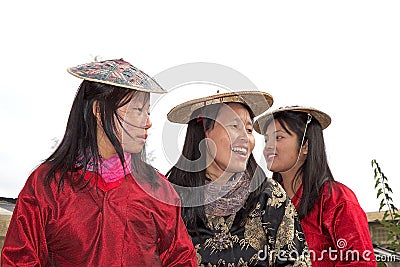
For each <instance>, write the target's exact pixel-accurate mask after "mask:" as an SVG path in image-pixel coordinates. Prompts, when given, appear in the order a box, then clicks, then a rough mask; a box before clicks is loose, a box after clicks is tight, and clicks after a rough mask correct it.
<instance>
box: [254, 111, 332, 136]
mask: <svg viewBox="0 0 400 267" xmlns="http://www.w3.org/2000/svg"><path fill="white" fill-rule="evenodd" d="M283 111H297V112H304V113H307V114H311V115H312V116H313V117H314V118H315V119H316V120H317V121H318V122H319V124H321V127H322V129H325V128H327V127H328V126H329V125H330V124H331V117H330V116H329V115H328V114H326V113H324V112H322V111H320V110H318V109H315V108H313V107H302V106H290V107H283V108H279V109H276V110H274V111H271V112H268V113H266V114H264V115H262V116H260V117H259V118H257V120H256V121H255V122H254V125H253V126H254V130H255V131H256V132H257V133H259V134H263V133H262V131H263V129H264V126H265V123H266V122H267V121H269V120H270V119H271V118H272V117H273V116H274V115H276V114H277V113H280V112H283Z"/></svg>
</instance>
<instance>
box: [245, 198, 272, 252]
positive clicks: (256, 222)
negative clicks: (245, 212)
mask: <svg viewBox="0 0 400 267" xmlns="http://www.w3.org/2000/svg"><path fill="white" fill-rule="evenodd" d="M260 208H261V205H260V203H257V205H256V208H255V209H254V210H253V211H252V212H251V213H250V214H249V217H248V218H247V223H246V225H245V226H244V228H245V230H244V238H245V239H243V240H241V245H242V249H243V248H246V249H247V247H248V245H250V246H252V247H253V248H254V249H255V250H261V249H263V248H264V246H265V245H266V243H267V242H266V240H267V237H266V235H265V232H264V228H263V226H262V220H261V216H262V215H264V213H265V211H261V210H260ZM242 241H243V242H242ZM242 243H243V244H242ZM245 246H246V247H245Z"/></svg>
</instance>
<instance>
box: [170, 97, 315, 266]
mask: <svg viewBox="0 0 400 267" xmlns="http://www.w3.org/2000/svg"><path fill="white" fill-rule="evenodd" d="M272 102H273V99H272V97H271V96H270V95H269V94H267V93H264V92H259V91H239V92H231V93H224V94H216V95H212V96H209V97H204V98H200V99H196V100H192V101H188V102H185V103H183V104H180V105H178V106H176V107H175V108H173V109H172V110H171V111H170V112H169V113H168V119H169V120H170V121H172V122H176V123H187V124H188V127H187V133H186V139H185V143H184V146H183V151H182V156H181V157H180V158H179V160H178V162H177V163H176V164H175V166H174V167H173V168H172V169H171V170H170V171H169V172H168V173H167V177H168V179H169V181H170V182H172V183H173V184H175V187H176V189H177V191H178V193H179V194H180V196H181V199H182V205H183V212H182V216H183V219H184V222H185V224H186V227H187V228H188V231H189V234H190V236H191V237H192V241H193V244H194V246H195V248H196V251H197V260H198V265H199V266H292V265H295V266H309V264H310V263H309V258H308V255H307V253H308V250H307V247H306V243H305V241H304V238H303V233H302V229H301V226H300V223H299V221H298V219H297V215H296V212H295V209H294V207H293V205H292V204H291V202H290V200H289V199H288V198H287V197H286V194H285V193H284V191H283V189H282V188H281V187H280V186H279V185H278V184H277V183H276V182H274V181H273V180H272V179H266V177H265V174H264V172H263V171H262V170H261V169H260V167H259V166H258V165H257V163H256V161H255V159H254V157H253V154H252V151H253V148H254V145H255V141H254V136H253V125H252V121H253V118H254V116H257V115H259V114H261V113H262V112H264V111H265V110H267V109H268V108H269V106H270V105H271V104H272Z"/></svg>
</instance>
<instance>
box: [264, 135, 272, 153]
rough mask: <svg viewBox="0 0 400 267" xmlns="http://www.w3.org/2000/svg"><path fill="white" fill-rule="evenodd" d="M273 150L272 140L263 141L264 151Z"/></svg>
mask: <svg viewBox="0 0 400 267" xmlns="http://www.w3.org/2000/svg"><path fill="white" fill-rule="evenodd" d="M274 149H275V141H274V140H273V139H272V138H269V139H268V140H265V147H264V150H266V151H268V150H274Z"/></svg>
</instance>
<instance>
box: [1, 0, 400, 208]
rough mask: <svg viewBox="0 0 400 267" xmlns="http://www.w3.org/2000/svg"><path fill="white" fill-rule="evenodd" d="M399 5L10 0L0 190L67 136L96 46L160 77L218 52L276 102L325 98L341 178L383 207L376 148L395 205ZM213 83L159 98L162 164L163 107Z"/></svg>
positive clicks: (20, 181)
mask: <svg viewBox="0 0 400 267" xmlns="http://www.w3.org/2000/svg"><path fill="white" fill-rule="evenodd" d="M399 14H400V2H399V1H366V0H363V1H351V0H346V1H340V0H338V1H268V2H267V1H248V2H245V1H225V0H220V1H209V0H206V1H196V2H195V1H171V0H169V1H118V0H115V1H82V0H80V1H71V0H70V1H40V0H39V1H27V0H26V1H3V2H2V3H1V4H0V25H1V26H0V27H1V32H0V35H1V46H0V60H1V62H0V73H1V79H0V90H1V97H0V125H1V129H2V131H1V139H0V196H3V197H17V195H18V193H19V191H20V190H21V188H22V186H23V185H24V183H25V180H26V179H27V177H28V176H29V174H30V172H31V171H32V170H33V169H34V168H35V167H36V166H37V165H38V164H40V163H41V162H42V160H44V159H45V158H46V157H47V156H49V153H50V152H51V151H52V149H51V146H52V144H53V139H54V138H62V135H63V133H64V129H65V125H66V120H67V117H68V112H69V109H70V107H71V103H72V101H73V98H74V95H75V92H76V89H77V88H78V85H79V83H80V82H81V80H79V79H77V78H75V77H73V76H71V75H69V74H68V73H67V72H66V68H67V67H71V66H75V65H77V64H81V63H86V62H89V61H91V60H92V59H93V57H94V56H99V57H100V58H102V59H113V58H124V59H125V60H127V61H129V62H131V63H132V64H133V65H135V66H136V67H138V68H140V69H142V70H144V71H145V72H146V73H148V74H149V75H151V76H156V77H157V75H159V74H160V73H163V72H164V71H165V70H168V69H170V68H174V67H175V66H178V65H182V64H188V63H196V62H203V63H209V64H218V65H220V66H224V67H226V68H230V69H232V70H235V71H237V72H238V73H240V74H241V75H243V76H245V77H246V78H248V79H249V81H251V82H252V83H253V84H254V85H255V86H256V87H257V88H258V89H259V90H263V91H266V92H268V93H270V94H271V95H272V96H273V97H274V99H275V103H274V105H273V107H272V108H273V109H274V108H278V107H280V106H287V105H308V106H313V107H316V108H319V109H321V110H323V111H324V112H326V113H328V114H329V115H331V117H332V124H331V125H330V126H329V127H328V128H327V129H326V130H325V131H324V134H325V139H326V148H327V152H328V157H329V163H330V166H331V169H332V171H333V174H334V176H335V178H336V180H338V181H340V182H342V183H344V184H346V185H347V186H349V187H350V188H351V189H352V190H353V191H354V192H355V193H356V195H357V197H358V199H359V201H360V204H361V206H362V207H363V208H364V209H365V210H366V211H376V210H377V209H378V207H379V201H378V200H376V193H375V192H376V191H375V190H374V189H373V186H374V179H373V170H372V167H371V163H370V162H371V160H372V159H376V160H377V161H378V162H379V163H380V165H381V167H382V169H383V171H384V173H385V174H386V176H387V177H388V178H389V183H390V185H391V187H392V189H393V190H394V194H395V195H396V196H394V199H395V204H396V205H397V207H400V179H399V172H398V169H397V167H398V166H399V163H398V161H399V156H398V153H399V151H400V138H399V137H398V135H399V129H400V127H399V123H398V121H399V119H398V117H399V116H398V115H399V110H398V106H399V104H398V102H399V100H398V98H397V97H395V95H397V94H398V91H399V88H400V75H399V73H400V49H399V47H400V16H399ZM244 89H245V88H244ZM215 90H216V89H215V87H213V85H211V84H207V83H204V84H200V85H199V84H195V85H185V86H180V87H179V88H175V89H174V90H173V92H171V94H170V95H169V96H168V95H165V96H163V97H162V98H158V102H156V105H155V106H154V108H153V111H152V119H153V128H152V129H151V132H150V138H149V139H148V141H149V146H148V150H149V151H154V156H155V159H154V161H153V164H154V166H155V167H157V168H158V169H160V171H161V172H164V173H165V172H166V171H167V170H168V169H169V168H170V167H171V164H173V162H170V161H173V159H172V160H171V159H169V158H166V157H165V152H163V150H164V148H163V144H162V142H163V139H162V137H161V135H162V133H163V131H164V129H165V118H166V113H167V111H168V110H169V109H170V108H172V107H173V106H174V105H176V104H179V103H180V102H183V101H185V100H188V99H190V98H193V97H194V96H196V97H197V96H201V95H202V94H204V95H206V94H208V93H210V92H211V93H214V91H215ZM179 136H180V137H179V138H182V137H183V132H181V134H180V135H179ZM256 137H257V144H256V146H257V148H256V150H255V152H254V153H255V154H256V159H257V160H258V161H259V162H260V164H262V165H263V164H264V163H263V158H262V156H261V153H260V151H261V149H262V146H263V141H262V138H261V137H260V136H256ZM171 139H174V140H176V137H175V136H171ZM179 142H181V141H178V143H179Z"/></svg>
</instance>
